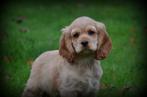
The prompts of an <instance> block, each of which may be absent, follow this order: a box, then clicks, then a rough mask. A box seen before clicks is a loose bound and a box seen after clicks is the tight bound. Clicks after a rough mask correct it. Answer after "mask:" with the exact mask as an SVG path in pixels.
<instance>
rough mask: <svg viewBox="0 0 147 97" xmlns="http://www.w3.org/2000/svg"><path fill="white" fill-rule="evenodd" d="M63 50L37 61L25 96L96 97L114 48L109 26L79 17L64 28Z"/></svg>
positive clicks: (61, 42) (39, 58) (61, 45)
mask: <svg viewBox="0 0 147 97" xmlns="http://www.w3.org/2000/svg"><path fill="white" fill-rule="evenodd" d="M62 32H63V33H62V37H61V41H60V49H59V51H58V50H55V51H47V52H45V53H43V54H41V55H40V56H39V57H38V58H37V59H36V60H35V61H34V63H33V65H32V70H31V75H30V77H29V80H28V82H27V84H26V88H25V90H24V92H23V97H42V96H43V95H45V94H47V95H48V96H49V97H95V96H96V95H95V94H96V92H97V91H98V89H99V86H100V79H101V76H102V73H103V71H102V68H101V66H100V62H99V60H101V59H104V58H105V57H107V55H108V53H109V52H110V50H111V39H110V37H109V36H108V33H107V32H106V29H105V25H104V24H103V23H101V22H97V21H95V20H93V19H91V18H89V17H85V16H84V17H79V18H77V19H76V20H74V21H73V22H72V23H71V24H70V25H69V26H67V27H65V28H64V29H62Z"/></svg>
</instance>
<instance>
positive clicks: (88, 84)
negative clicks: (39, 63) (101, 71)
mask: <svg viewBox="0 0 147 97" xmlns="http://www.w3.org/2000/svg"><path fill="white" fill-rule="evenodd" d="M95 73H96V72H95V71H94V70H93V69H92V68H82V67H81V68H76V67H65V68H63V70H62V72H61V74H60V80H61V83H60V86H61V87H62V88H63V89H69V90H74V91H85V92H86V91H87V92H90V91H93V90H97V89H98V88H99V81H98V78H97V76H95V75H96V74H95Z"/></svg>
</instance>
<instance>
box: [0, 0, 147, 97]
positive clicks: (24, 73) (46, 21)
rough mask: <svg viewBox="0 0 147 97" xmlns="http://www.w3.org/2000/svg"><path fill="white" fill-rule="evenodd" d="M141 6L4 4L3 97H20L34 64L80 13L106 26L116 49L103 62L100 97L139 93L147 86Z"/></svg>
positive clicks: (0, 29) (71, 1)
mask: <svg viewBox="0 0 147 97" xmlns="http://www.w3.org/2000/svg"><path fill="white" fill-rule="evenodd" d="M143 13H144V12H143V8H142V5H140V4H139V3H138V2H137V1H133V0H130V1H127V2H125V1H123V0H114V1H111V0H90V1H84V0H62V1H61V0H53V1H49V0H40V1H35V0H28V1H27V0H19V1H16V0H14V1H7V2H6V1H5V2H4V3H3V4H2V3H1V15H0V19H1V23H0V24H1V25H0V44H1V48H0V51H1V53H0V61H1V64H0V65H1V66H0V67H1V68H0V77H1V79H0V81H1V87H0V88H1V92H2V93H1V95H3V96H1V97H6V96H9V97H10V96H11V97H20V95H21V93H22V92H23V89H24V86H25V83H26V81H27V79H28V77H29V74H30V70H31V64H32V62H33V61H34V59H35V58H36V57H37V56H39V55H40V54H41V53H43V52H45V51H48V50H55V49H58V48H59V39H60V35H61V31H60V30H61V29H62V28H63V27H65V26H67V25H69V24H70V23H71V22H72V21H73V20H74V19H75V18H77V17H79V16H89V17H91V18H93V19H95V20H97V21H100V22H103V23H104V24H105V25H106V28H107V31H108V33H109V35H110V37H111V39H112V44H113V48H112V51H111V53H110V55H109V56H108V58H107V59H105V60H103V61H101V64H102V67H103V70H104V74H103V77H102V80H101V89H100V91H98V93H97V95H98V97H108V96H109V97H110V96H111V97H135V96H137V95H138V94H139V93H141V92H143V89H144V86H145V74H144V73H145V63H144V61H143V59H144V56H143V51H144V50H145V45H144V41H145V38H144V37H145V36H144V32H147V25H146V24H145V20H144V14H143Z"/></svg>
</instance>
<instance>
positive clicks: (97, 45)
mask: <svg viewBox="0 0 147 97" xmlns="http://www.w3.org/2000/svg"><path fill="white" fill-rule="evenodd" d="M62 32H63V35H62V38H61V43H60V44H61V46H60V49H59V52H60V55H61V56H63V57H65V58H67V59H68V61H69V62H70V61H71V62H72V61H73V60H74V57H76V55H78V54H79V53H80V54H85V53H89V54H93V53H95V58H96V59H104V58H105V57H106V56H107V55H108V53H109V51H110V49H111V40H110V38H109V37H108V34H107V32H106V29H105V26H104V24H102V23H100V22H96V21H95V20H93V19H91V18H88V17H80V18H77V19H76V20H75V21H73V22H72V23H71V25H69V26H67V27H66V28H64V29H62Z"/></svg>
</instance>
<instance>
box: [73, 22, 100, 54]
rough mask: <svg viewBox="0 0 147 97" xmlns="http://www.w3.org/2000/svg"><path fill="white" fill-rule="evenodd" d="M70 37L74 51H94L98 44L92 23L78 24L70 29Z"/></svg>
mask: <svg viewBox="0 0 147 97" xmlns="http://www.w3.org/2000/svg"><path fill="white" fill-rule="evenodd" d="M71 38H72V43H73V47H74V49H75V52H76V53H77V54H78V53H82V52H83V53H86V52H87V53H88V52H90V51H96V49H97V44H98V41H97V40H98V34H97V30H96V27H95V26H94V25H88V24H87V25H84V26H83V25H79V26H78V27H73V28H72V30H71Z"/></svg>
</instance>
